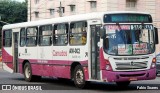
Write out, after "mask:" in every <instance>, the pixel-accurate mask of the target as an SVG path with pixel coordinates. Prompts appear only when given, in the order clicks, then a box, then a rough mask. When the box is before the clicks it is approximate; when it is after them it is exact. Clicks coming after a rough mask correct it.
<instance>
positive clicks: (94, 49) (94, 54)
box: [90, 25, 100, 80]
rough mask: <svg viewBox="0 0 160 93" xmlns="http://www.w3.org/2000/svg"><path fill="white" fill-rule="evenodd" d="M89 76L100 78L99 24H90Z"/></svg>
mask: <svg viewBox="0 0 160 93" xmlns="http://www.w3.org/2000/svg"><path fill="white" fill-rule="evenodd" d="M90 27H91V44H90V45H91V46H90V49H91V78H92V79H96V80H99V79H100V63H99V62H100V61H99V42H100V36H99V30H100V25H91V26H90Z"/></svg>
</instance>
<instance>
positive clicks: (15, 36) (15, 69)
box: [13, 32, 19, 73]
mask: <svg viewBox="0 0 160 93" xmlns="http://www.w3.org/2000/svg"><path fill="white" fill-rule="evenodd" d="M18 36H19V32H13V72H15V73H17V72H18Z"/></svg>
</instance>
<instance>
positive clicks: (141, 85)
mask: <svg viewBox="0 0 160 93" xmlns="http://www.w3.org/2000/svg"><path fill="white" fill-rule="evenodd" d="M0 65H1V64H0ZM6 85H10V86H11V87H12V89H14V90H12V91H10V90H0V93H114V92H117V93H135V92H136V93H137V92H139V93H150V92H152V93H159V92H160V77H157V78H156V79H155V80H147V81H134V82H131V84H130V85H129V86H128V87H127V88H122V87H117V86H116V84H115V83H98V82H91V83H89V84H88V87H87V88H86V89H78V88H76V87H75V86H74V83H73V81H70V80H63V81H61V80H58V79H54V78H49V77H43V78H42V79H41V81H38V82H26V81H25V80H24V77H23V75H22V74H19V73H9V72H6V71H3V70H2V69H1V66H0V89H2V86H3V88H4V87H5V86H6ZM34 86H36V88H37V90H34V91H33V90H32V89H36V88H35V87H34ZM31 87H32V88H31ZM33 87H34V88H33ZM25 88H26V89H27V90H25ZM29 89H30V91H29ZM41 89H42V90H41ZM22 90H23V91H22Z"/></svg>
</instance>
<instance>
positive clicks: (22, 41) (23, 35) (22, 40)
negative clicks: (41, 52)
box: [20, 28, 26, 47]
mask: <svg viewBox="0 0 160 93" xmlns="http://www.w3.org/2000/svg"><path fill="white" fill-rule="evenodd" d="M25 45H26V31H25V28H21V30H20V46H21V47H23V46H25Z"/></svg>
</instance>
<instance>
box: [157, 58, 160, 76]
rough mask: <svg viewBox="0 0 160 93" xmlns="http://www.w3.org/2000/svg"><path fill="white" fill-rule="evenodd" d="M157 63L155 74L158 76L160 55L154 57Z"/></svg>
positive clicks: (159, 72)
mask: <svg viewBox="0 0 160 93" xmlns="http://www.w3.org/2000/svg"><path fill="white" fill-rule="evenodd" d="M156 59H157V62H156V74H157V75H158V74H160V55H157V57H156Z"/></svg>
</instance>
